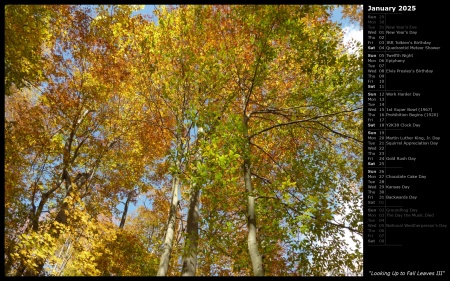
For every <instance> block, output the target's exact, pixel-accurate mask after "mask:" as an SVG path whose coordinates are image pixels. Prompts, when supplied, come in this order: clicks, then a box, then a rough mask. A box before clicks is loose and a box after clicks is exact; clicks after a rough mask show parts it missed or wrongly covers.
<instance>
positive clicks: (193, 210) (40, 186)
mask: <svg viewBox="0 0 450 281" xmlns="http://www.w3.org/2000/svg"><path fill="white" fill-rule="evenodd" d="M141 8H142V7H140V6H134V5H105V6H103V5H101V6H72V5H54V6H44V5H37V6H33V7H31V6H8V7H7V9H6V10H5V11H6V29H5V31H6V35H7V36H6V39H7V41H8V42H7V43H6V44H5V50H6V52H5V55H6V56H5V61H6V64H5V70H7V72H8V74H7V76H6V80H5V85H6V86H7V89H8V91H9V92H7V94H8V96H7V97H6V99H5V101H6V106H5V211H6V212H5V214H6V215H5V225H6V228H5V232H6V233H5V258H6V260H5V266H6V273H7V275H75V276H85V275H92V276H94V275H95V276H97V275H106V276H108V275H116V276H125V275H159V276H166V275H184V276H193V275H221V276H233V275H255V276H263V275H307V276H308V275H315V276H318V275H345V274H348V272H349V271H350V272H352V273H354V274H359V273H360V272H361V264H362V254H361V242H360V239H359V238H360V236H361V235H362V210H361V201H362V200H361V196H362V165H361V163H362V53H361V52H362V48H361V45H360V44H357V43H355V42H352V43H349V44H347V45H345V44H344V42H343V36H344V34H343V32H344V31H343V29H342V26H341V25H340V24H339V23H336V22H334V21H333V20H332V19H331V15H332V12H333V11H334V10H335V9H336V7H335V6H326V5H180V6H168V7H166V6H161V7H158V8H156V9H155V14H154V17H149V16H142V15H139V14H136V13H135V12H136V11H137V10H139V9H141ZM342 11H343V12H342V13H343V15H344V16H346V17H349V18H351V19H352V20H359V19H360V17H359V16H360V10H359V8H358V7H356V6H344V7H343V10H342ZM27 23H28V24H27ZM27 26H29V27H30V28H31V29H29V28H28V27H27ZM50 27H52V28H50ZM34 34H35V35H36V36H33V35H34ZM14 44H22V45H23V46H26V45H27V44H28V45H29V48H17V49H14V48H13V47H12V46H13V45H14ZM143 198H145V200H148V201H147V202H150V204H148V206H147V205H146V206H135V205H142V204H143V203H142V201H141V200H143ZM146 204H147V203H146ZM134 207H136V208H134ZM134 209H135V210H134ZM349 238H350V239H352V240H353V244H354V245H350V244H349V242H348V240H349Z"/></svg>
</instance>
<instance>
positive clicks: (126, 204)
mask: <svg viewBox="0 0 450 281" xmlns="http://www.w3.org/2000/svg"><path fill="white" fill-rule="evenodd" d="M133 191H134V190H132V191H130V192H128V196H127V201H126V202H125V207H124V208H123V214H122V220H121V221H120V225H119V228H120V229H123V227H124V226H125V220H126V219H127V213H128V205H129V204H130V200H131V197H132V196H133Z"/></svg>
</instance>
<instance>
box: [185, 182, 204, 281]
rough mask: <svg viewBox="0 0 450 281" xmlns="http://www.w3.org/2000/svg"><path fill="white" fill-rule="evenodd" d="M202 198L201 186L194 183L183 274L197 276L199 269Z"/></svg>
mask: <svg viewBox="0 0 450 281" xmlns="http://www.w3.org/2000/svg"><path fill="white" fill-rule="evenodd" d="M199 200H200V188H198V187H197V186H196V184H193V186H192V189H191V194H190V199H189V201H190V202H189V211H188V218H187V227H186V240H185V248H184V255H183V258H184V261H183V269H182V270H181V275H182V276H195V273H196V270H197V245H198V219H199V215H198V205H199Z"/></svg>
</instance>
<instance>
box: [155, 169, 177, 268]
mask: <svg viewBox="0 0 450 281" xmlns="http://www.w3.org/2000/svg"><path fill="white" fill-rule="evenodd" d="M179 182H180V180H179V176H178V174H175V175H174V176H173V179H172V204H171V206H170V211H169V221H168V225H167V232H166V237H165V239H164V244H163V247H164V248H163V253H162V255H161V260H160V263H159V268H158V273H157V274H156V275H157V276H166V274H167V270H168V268H169V261H170V254H171V253H172V243H173V237H174V233H175V224H176V216H177V206H178V190H179V184H180V183H179Z"/></svg>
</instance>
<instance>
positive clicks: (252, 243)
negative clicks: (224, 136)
mask: <svg viewBox="0 0 450 281" xmlns="http://www.w3.org/2000/svg"><path fill="white" fill-rule="evenodd" d="M247 121H248V118H247V116H244V130H245V131H244V136H245V138H246V140H245V147H244V153H243V154H244V155H243V158H244V164H243V170H244V184H245V189H246V190H247V193H248V205H247V220H248V222H247V225H248V239H247V244H248V252H249V254H250V259H251V261H252V267H253V275H254V276H264V265H263V262H262V257H261V254H260V253H259V250H258V241H257V239H256V212H255V197H254V196H253V195H252V192H253V187H252V179H251V170H250V166H251V160H250V153H251V152H250V140H249V139H248V127H247Z"/></svg>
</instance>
